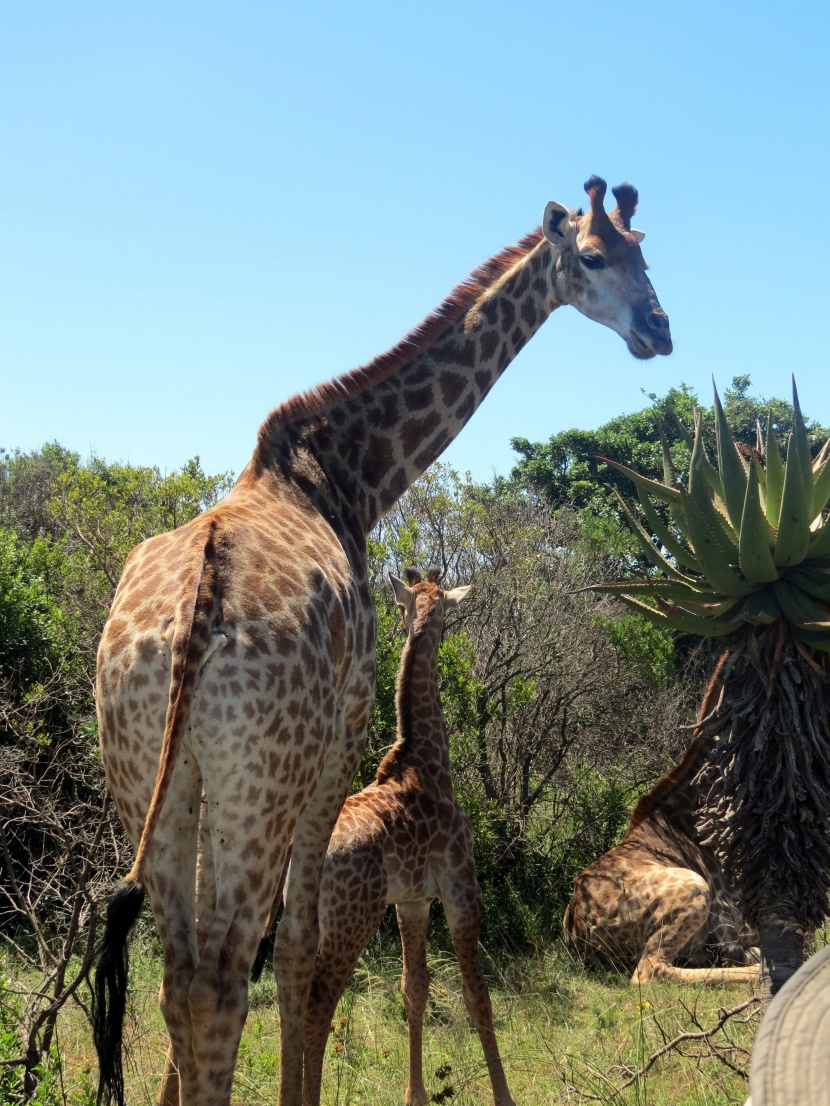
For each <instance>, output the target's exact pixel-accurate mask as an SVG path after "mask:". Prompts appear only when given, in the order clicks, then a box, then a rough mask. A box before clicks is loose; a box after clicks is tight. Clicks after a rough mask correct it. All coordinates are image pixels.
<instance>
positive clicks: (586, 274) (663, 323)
mask: <svg viewBox="0 0 830 1106" xmlns="http://www.w3.org/2000/svg"><path fill="white" fill-rule="evenodd" d="M585 191H586V192H587V193H588V196H589V198H590V201H591V207H590V210H589V211H587V212H583V211H582V210H581V209H580V210H579V211H568V209H567V208H565V207H563V206H562V204H558V203H555V202H554V201H553V200H551V202H550V203H549V204H548V205H547V207H546V208H545V214H544V217H543V219H542V230H543V232H544V235H545V237H546V238H547V239H548V241H549V242H551V243H552V244H553V245H554V246H556V247H557V250H558V255H557V257H556V261H555V265H554V271H553V274H552V279H553V291H554V294H555V296H556V298H557V300H559V302H560V303H563V304H564V303H569V304H572V305H573V306H574V307H575V308H576V309H577V311H581V312H582V314H583V315H587V316H588V318H589V319H593V320H594V321H595V322H598V323H602V324H603V325H604V326H608V327H610V328H611V329H612V330H615V331H616V332H617V334H619V335H620V337H621V338H623V339H624V341H625V343H626V345H627V346H628V348H629V350H630V351H631V353H633V354H634V356H635V357H639V358H640V359H641V360H646V359H647V358H649V357H654V356H655V354H658V353H660V354H668V353H671V351H672V340H671V330H670V328H669V318H668V315H667V314H666V313H665V311H664V310H663V308H662V307H661V306H660V302H659V300H658V299H657V295H656V294H655V291H654V288H653V287H652V285H651V281H650V280H649V279H648V277H647V276H646V269H647V265H646V263H645V260H644V258H643V253H642V250H641V249H640V243H641V242H642V240H643V238H644V237H645V235H644V234H643V232H642V231H641V230H634V229H633V228H632V226H631V217H632V215H633V214H634V211H635V209H636V207H637V200H638V195H637V189H636V188H635V187H634V186H633V185H631V184H620V185H617V187H616V188H614V189H612V192H613V193H614V196H615V198H616V200H617V206H616V207H615V208H614V210H613V211H612V212H611V213H610V214H609V213H607V212H606V211H605V207H604V202H603V201H604V200H605V191H606V184H605V181H604V180H602V178H601V177H596V176H594V177H591V178H590V179H589V180H587V181H586V182H585Z"/></svg>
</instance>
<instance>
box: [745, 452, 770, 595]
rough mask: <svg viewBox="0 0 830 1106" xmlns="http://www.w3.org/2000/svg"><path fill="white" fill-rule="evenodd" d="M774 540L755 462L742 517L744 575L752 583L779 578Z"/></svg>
mask: <svg viewBox="0 0 830 1106" xmlns="http://www.w3.org/2000/svg"><path fill="white" fill-rule="evenodd" d="M774 544H775V538H774V535H773V534H772V532H771V531H770V528H769V523H768V522H767V519H766V515H765V514H764V510H763V508H762V506H761V497H760V494H759V489H758V462H757V461H753V462H752V464H751V466H750V469H749V479H748V480H747V482H746V498H745V499H744V510H743V515H742V516H741V529H740V543H739V546H738V550H739V553H740V565H741V572H743V574H744V576H746V578H747V580H749V581H750V582H751V583H753V584H769V583H772V581H773V580H777V579H778V569H777V568H776V567H775V562H774V561H773V559H772V547H773V545H774Z"/></svg>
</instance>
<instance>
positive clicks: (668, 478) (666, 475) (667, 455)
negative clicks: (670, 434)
mask: <svg viewBox="0 0 830 1106" xmlns="http://www.w3.org/2000/svg"><path fill="white" fill-rule="evenodd" d="M657 433H658V434H659V435H660V453H661V454H662V457H663V482H664V484H666V485H667V486H668V487H671V488H673V487H674V485H675V484H676V483H677V474H676V473H675V471H674V462H673V461H672V456H671V449H670V447H669V440H668V438H667V437H666V428H665V427H664V426H663V420H662V419H659V418H658V419H657Z"/></svg>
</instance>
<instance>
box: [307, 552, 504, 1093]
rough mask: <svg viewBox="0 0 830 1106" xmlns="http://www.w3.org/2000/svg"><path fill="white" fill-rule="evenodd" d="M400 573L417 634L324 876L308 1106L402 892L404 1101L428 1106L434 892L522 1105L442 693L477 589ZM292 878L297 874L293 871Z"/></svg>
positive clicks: (476, 1006) (482, 1034)
mask: <svg viewBox="0 0 830 1106" xmlns="http://www.w3.org/2000/svg"><path fill="white" fill-rule="evenodd" d="M404 575H405V577H406V580H407V583H408V584H409V586H407V584H405V583H404V582H403V581H402V580H398V579H397V578H396V577H395V576H392V577H391V580H392V587H393V588H394V590H395V599H396V601H397V603H398V605H399V606H400V608H401V610H402V613H403V622H404V627H405V629H406V632H407V641H406V645H405V646H404V651H403V656H402V657H401V664H400V669H399V672H398V688H397V713H398V737H397V740H396V742H395V744H394V745H393V746H392V748H391V749H390V750H389V752H388V753H387V754H386V756H385V757H384V759H383V761H382V762H381V764H380V767H379V768H378V772H377V777H376V778H375V781H374V783H371V784H370V785H369V786H368V787H367V788H366V789H365V790H364V791H361V792H360V793H359V794H358V795H352V796H350V797H349V798H348V799H347V800H346V803H345V805H344V807H343V810H342V812H341V814H340V817H339V818H338V820H337V824H336V825H335V827H334V832H333V833H332V837H331V843H330V845H329V849H328V853H327V855H326V861H325V866H324V868H323V878H322V882H321V884H320V907H319V910H320V944H319V951H318V954H317V964H316V968H315V972H314V979H313V981H312V984H311V989H310V992H309V998H308V1006H307V1009H306V1022H305V1083H304V1092H303V1102H304V1104H305V1106H317V1104H318V1103H319V1101H320V1079H321V1074H322V1068H323V1056H324V1053H325V1049H326V1042H327V1040H328V1035H329V1030H330V1028H331V1020H332V1016H333V1015H334V1011H335V1008H336V1006H337V1003H338V1001H339V1000H340V996H341V995H342V994H343V992H344V990H345V989H346V985H347V984H348V982H349V980H350V979H351V976H352V972H353V971H354V967H355V964H356V963H357V960H358V957H359V956H360V954H361V952H362V951H363V949H364V948H365V947H366V945H367V944H368V942H369V940H370V939H371V937H372V935H373V934H374V933H375V931H376V929H377V927H378V925H379V924H380V921H381V919H382V918H383V915H384V912H385V910H386V907H387V905H388V904H389V903H394V904H395V906H396V908H397V915H398V926H399V927H400V932H401V944H402V947H403V977H402V979H401V991H402V993H403V1000H404V1006H405V1007H406V1021H407V1029H408V1032H409V1080H408V1084H407V1088H406V1095H405V1098H404V1101H405V1102H406V1104H407V1106H423V1103H425V1102H427V1101H428V1099H429V1095H428V1094H427V1090H426V1087H425V1086H424V1079H423V1070H422V1068H423V1063H422V1052H421V1048H422V1033H423V1023H424V1010H425V1009H426V1004H427V997H428V992H429V971H428V969H427V960H426V929H427V918H428V915H429V907H430V903H431V902H432V900H433V899H435V898H438V899H440V900H441V902H442V904H443V906H444V912H445V914H446V916H447V924H448V925H449V929H450V934H451V936H452V942H453V947H454V948H455V953H456V956H457V957H458V963H459V965H460V967H461V974H462V977H463V981H464V1001H465V1003H466V1006H467V1010H468V1012H469V1014H470V1017H471V1018H472V1019H473V1022H474V1023H475V1027H476V1029H477V1030H478V1035H479V1038H480V1039H481V1045H482V1048H483V1049H484V1056H485V1059H486V1061H487V1068H488V1071H489V1074H490V1082H491V1084H492V1087H493V1097H494V1100H495V1102H496V1104H497V1106H512V1104H513V1098H512V1096H511V1094H510V1091H509V1090H508V1087H507V1080H506V1079H505V1075H504V1069H503V1068H502V1063H501V1058H500V1056H499V1050H498V1045H497V1044H496V1035H495V1032H494V1030H493V1014H492V1009H491V1006H490V994H489V991H488V989H487V983H486V982H485V979H484V974H483V972H482V970H481V965H480V964H479V959H478V934H479V926H480V922H481V891H480V889H479V886H478V881H477V879H476V873H475V864H474V861H473V832H472V829H471V826H470V822H469V819H468V818H467V816H466V815H465V814H464V813H463V811H462V810H461V808H460V807H459V805H458V801H457V799H456V797H455V792H454V791H453V786H452V780H451V778H450V756H449V746H448V742H447V732H446V727H445V724H444V714H443V711H442V710H441V698H440V696H439V693H438V665H437V658H438V645H439V643H440V640H441V631H442V629H443V626H444V615H445V612H446V611H447V610H449V609H450V608H451V607H454V606H456V605H457V604H458V603H460V601H461V600H462V599H463V598H464V596H465V595H466V594H467V592H468V591H469V590H470V589H469V588H468V587H462V588H454V589H453V590H452V591H444V590H443V589H442V588H440V587H439V586H438V584H437V582H436V581H437V579H438V576H439V573H438V571H437V570H435V569H431V570H430V571H429V572H428V573H427V578H426V580H422V579H421V576H420V574H419V573H418V572H416V571H415V570H414V569H409V570H408V571H407V572H406V573H404ZM288 879H289V883H290V880H291V874H290V872H289V876H288Z"/></svg>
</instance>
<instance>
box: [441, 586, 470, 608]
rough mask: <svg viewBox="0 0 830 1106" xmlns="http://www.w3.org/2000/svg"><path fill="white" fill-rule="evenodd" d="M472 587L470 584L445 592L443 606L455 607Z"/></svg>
mask: <svg viewBox="0 0 830 1106" xmlns="http://www.w3.org/2000/svg"><path fill="white" fill-rule="evenodd" d="M472 586H473V585H472V584H467V586H466V587H464V588H453V589H452V591H445V592H444V605H445V606H447V607H457V606H458V604H459V603H460V602H461V600H462V599H463V598H464V596H465V595H466V594H467V592H468V591H469V590H470V588H471V587H472Z"/></svg>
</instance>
